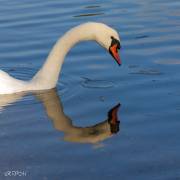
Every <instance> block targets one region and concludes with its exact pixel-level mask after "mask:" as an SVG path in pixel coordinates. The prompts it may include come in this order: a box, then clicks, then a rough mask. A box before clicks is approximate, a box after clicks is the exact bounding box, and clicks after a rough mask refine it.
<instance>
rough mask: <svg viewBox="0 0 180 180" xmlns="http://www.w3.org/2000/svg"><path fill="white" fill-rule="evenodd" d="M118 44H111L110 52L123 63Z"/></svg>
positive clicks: (118, 61) (117, 60)
mask: <svg viewBox="0 0 180 180" xmlns="http://www.w3.org/2000/svg"><path fill="white" fill-rule="evenodd" d="M117 46H118V45H117V44H114V45H113V46H111V47H110V48H109V52H110V53H111V55H112V56H113V58H114V59H115V60H116V62H117V63H118V64H119V65H121V59H120V56H119V54H118V48H117Z"/></svg>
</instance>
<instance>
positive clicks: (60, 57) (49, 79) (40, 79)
mask: <svg viewBox="0 0 180 180" xmlns="http://www.w3.org/2000/svg"><path fill="white" fill-rule="evenodd" d="M87 40H95V41H96V42H98V43H99V44H100V45H101V46H102V47H104V48H105V49H106V50H108V51H109V52H110V54H111V55H112V56H113V57H114V59H115V60H116V61H117V63H118V64H119V65H120V64H121V60H120V58H119V55H118V51H117V50H118V49H120V38H119V35H118V33H117V32H116V31H115V30H114V29H112V28H110V27H109V26H107V25H105V24H102V23H95V22H89V23H84V24H82V25H79V26H76V27H74V28H72V29H71V30H69V31H68V32H67V33H65V35H64V36H63V37H61V38H60V39H59V40H58V41H57V43H56V44H55V45H54V47H53V49H52V50H51V52H50V53H49V56H48V58H47V60H46V61H45V63H44V65H43V66H42V68H41V69H40V70H39V71H38V72H37V73H36V74H35V76H34V77H33V78H32V79H31V80H29V81H22V80H18V79H15V78H13V77H11V76H10V75H8V74H7V73H6V72H4V71H2V70H0V94H13V93H18V92H22V91H36V90H45V89H52V88H54V87H55V86H56V83H57V81H58V77H59V73H60V71H61V66H62V64H63V62H64V58H65V56H66V54H67V53H68V51H69V50H70V49H71V48H72V47H73V46H74V45H75V44H76V43H78V42H80V41H87Z"/></svg>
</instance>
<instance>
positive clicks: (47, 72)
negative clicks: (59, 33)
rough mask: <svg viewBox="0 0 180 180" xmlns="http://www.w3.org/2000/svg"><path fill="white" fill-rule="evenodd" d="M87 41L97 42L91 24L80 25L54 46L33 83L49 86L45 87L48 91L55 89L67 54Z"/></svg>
mask: <svg viewBox="0 0 180 180" xmlns="http://www.w3.org/2000/svg"><path fill="white" fill-rule="evenodd" d="M85 40H95V33H94V29H93V27H92V26H91V24H84V25H80V26H77V27H75V28H73V29H71V30H70V31H68V32H67V33H66V34H65V35H64V36H63V37H62V38H60V39H59V40H58V41H57V43H56V44H55V45H54V47H53V49H52V50H51V52H50V53H49V56H48V58H47V60H46V61H45V63H44V65H43V66H42V68H41V69H40V70H39V71H38V72H37V74H36V75H35V76H34V77H33V79H32V82H33V83H34V84H36V86H38V84H39V83H40V84H41V86H42V85H43V86H48V87H43V88H46V89H50V88H53V87H55V86H56V83H57V81H58V77H59V73H60V71H61V67H62V64H63V62H64V58H65V56H66V54H67V53H68V51H69V50H70V49H71V48H72V47H73V46H74V45H75V44H76V43H78V42H80V41H85Z"/></svg>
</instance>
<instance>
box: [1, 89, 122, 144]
mask: <svg viewBox="0 0 180 180" xmlns="http://www.w3.org/2000/svg"><path fill="white" fill-rule="evenodd" d="M25 95H26V93H20V94H14V95H2V96H0V108H3V107H5V106H7V105H9V104H11V103H13V102H15V101H18V100H19V99H20V98H21V97H23V96H25ZM33 95H34V96H35V97H36V98H37V99H38V100H39V101H40V102H42V104H43V106H44V108H45V111H46V113H47V115H48V117H49V118H50V119H51V120H52V124H53V126H54V128H55V129H56V130H58V131H61V132H64V138H63V139H64V140H65V141H70V142H77V143H93V144H94V143H98V142H101V141H103V140H105V139H107V138H109V137H111V136H112V135H113V134H116V133H117V132H118V131H119V125H120V121H119V119H118V109H119V107H120V104H117V105H116V106H114V107H113V108H111V109H110V110H109V111H108V113H107V118H106V119H105V120H104V121H101V122H99V123H98V124H95V125H92V126H89V127H77V126H75V125H73V123H72V120H71V119H70V118H69V117H68V116H67V115H66V114H65V113H64V111H63V106H62V104H61V101H60V97H59V96H58V94H57V92H56V89H51V90H47V91H41V92H38V93H37V92H36V93H33Z"/></svg>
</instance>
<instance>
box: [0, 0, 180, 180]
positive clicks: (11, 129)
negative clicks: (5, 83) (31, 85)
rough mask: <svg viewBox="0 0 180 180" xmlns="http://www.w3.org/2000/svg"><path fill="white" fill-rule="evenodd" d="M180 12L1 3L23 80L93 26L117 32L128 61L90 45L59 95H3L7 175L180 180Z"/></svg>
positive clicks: (1, 170)
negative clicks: (66, 40)
mask: <svg viewBox="0 0 180 180" xmlns="http://www.w3.org/2000/svg"><path fill="white" fill-rule="evenodd" d="M179 9H180V2H179V1H178V0H174V1H167V0H157V1H154V0H149V1H142V0H136V1H132V0H126V1H125V0H122V1H119V2H118V1H115V0H112V1H108V2H106V1H95V2H92V1H82V0H74V1H65V0H61V1H59V0H54V1H40V0H30V1H28V2H27V1H25V0H21V1H18V0H13V1H10V0H6V1H3V0H0V69H2V70H4V71H6V72H8V73H9V74H11V75H13V76H14V77H16V78H20V79H23V80H28V79H30V78H31V77H32V76H33V75H34V73H35V72H36V71H37V70H38V69H39V68H40V67H41V65H42V64H43V62H44V60H45V59H46V57H47V55H48V53H49V51H50V50H51V48H52V46H53V44H54V43H55V42H56V40H57V39H58V38H59V37H60V36H62V35H63V34H64V33H65V32H66V31H67V30H69V29H70V28H71V27H73V26H75V25H78V24H81V23H83V22H87V21H98V22H103V23H106V24H108V25H110V26H111V27H114V28H115V29H117V31H118V32H119V34H120V37H121V45H122V49H121V51H120V55H121V59H122V63H123V64H122V66H121V67H119V66H117V64H116V63H115V61H114V60H112V57H111V56H110V55H109V54H108V52H105V50H104V49H102V48H101V47H100V46H99V45H97V44H96V43H94V42H83V43H81V44H78V45H77V46H76V47H74V48H73V49H72V50H71V51H70V53H69V54H68V56H67V57H66V60H65V63H64V65H63V68H62V72H61V75H60V76H61V78H60V79H59V82H58V85H57V89H56V90H51V91H47V92H46V91H45V92H36V93H34V94H32V93H30V94H20V95H16V96H0V143H1V144H0V179H2V180H6V179H13V180H14V179H15V180H19V179H28V180H29V179H32V180H34V179H38V180H39V179H43V180H47V179H48V180H51V179H53V180H58V179H63V180H76V179H77V180H81V179H82V180H84V179H86V180H92V179H94V180H99V179H108V180H110V179H115V180H116V179H123V180H126V179H127V180H132V179H133V180H144V179H146V180H148V179H149V180H166V179H167V180H175V179H180V170H179V164H180V156H179V149H180V143H179V139H180V131H179V128H180V83H179V82H180V71H179V69H180V11H179ZM118 103H120V104H121V106H120V107H119V109H118V112H117V113H118V114H117V118H118V120H119V121H120V124H119V132H116V133H112V132H111V129H110V125H109V123H108V121H107V119H108V112H110V110H112V108H113V107H114V106H115V105H117V104H118ZM116 128H117V127H116ZM15 172H16V174H15ZM8 173H9V174H8ZM23 173H24V174H23ZM20 175H21V176H20Z"/></svg>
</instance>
